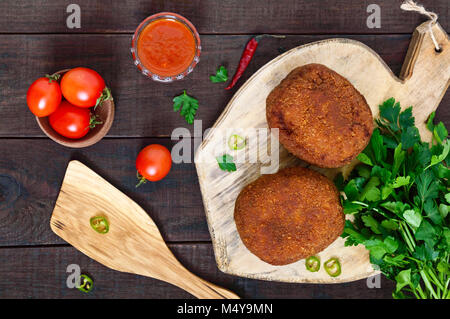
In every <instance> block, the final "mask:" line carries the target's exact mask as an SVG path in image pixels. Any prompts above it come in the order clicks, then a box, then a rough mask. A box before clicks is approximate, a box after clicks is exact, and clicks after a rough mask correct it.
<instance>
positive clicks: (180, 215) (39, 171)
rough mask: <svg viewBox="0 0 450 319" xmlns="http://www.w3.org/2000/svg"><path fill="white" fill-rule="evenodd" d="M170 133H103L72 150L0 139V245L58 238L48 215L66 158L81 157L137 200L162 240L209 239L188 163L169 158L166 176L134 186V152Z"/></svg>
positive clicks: (167, 142)
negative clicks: (130, 136) (109, 135)
mask: <svg viewBox="0 0 450 319" xmlns="http://www.w3.org/2000/svg"><path fill="white" fill-rule="evenodd" d="M152 143H158V144H163V145H166V146H167V147H169V149H170V148H171V145H172V144H173V143H172V142H171V141H170V140H169V139H106V140H103V141H101V142H99V143H98V144H96V145H94V146H91V147H88V148H85V149H82V150H75V151H74V150H71V149H68V148H65V147H63V146H60V145H58V144H56V143H54V142H53V141H50V140H48V139H2V140H0V154H1V156H0V247H1V246H14V245H37V244H60V243H64V241H63V240H62V239H60V238H59V237H57V236H55V235H54V234H53V233H52V231H51V230H50V224H49V223H50V215H51V213H52V211H53V207H54V204H55V201H56V197H57V195H58V193H59V188H60V186H61V183H62V180H63V177H64V173H65V171H66V167H67V164H68V162H69V160H71V159H77V160H80V161H81V162H82V163H84V164H86V165H88V166H89V167H90V168H92V169H93V170H95V171H96V172H97V173H98V174H100V175H101V176H103V177H104V178H105V179H106V180H108V181H109V182H110V183H112V184H113V185H114V186H116V187H117V188H118V189H119V190H121V191H123V192H125V193H126V194H127V195H128V196H129V197H131V198H132V199H133V200H134V201H136V202H137V203H138V204H139V205H140V206H141V207H142V208H143V209H144V210H145V211H146V212H147V213H148V214H149V215H150V216H151V217H152V218H153V220H154V221H155V223H156V224H157V225H158V227H159V229H160V231H161V233H162V235H163V238H164V239H165V240H167V241H209V240H210V236H209V232H208V228H207V225H206V221H205V214H204V211H203V205H202V200H201V194H200V189H199V186H198V180H197V174H196V172H195V168H194V165H193V164H178V165H177V164H174V165H173V166H172V169H171V171H170V173H169V174H168V176H167V177H166V178H164V179H163V180H162V181H159V182H156V183H151V182H149V183H147V184H145V185H142V186H141V187H139V188H138V189H136V187H135V185H136V169H135V158H136V156H137V154H138V152H139V150H140V149H141V148H143V147H144V146H146V145H148V144H152Z"/></svg>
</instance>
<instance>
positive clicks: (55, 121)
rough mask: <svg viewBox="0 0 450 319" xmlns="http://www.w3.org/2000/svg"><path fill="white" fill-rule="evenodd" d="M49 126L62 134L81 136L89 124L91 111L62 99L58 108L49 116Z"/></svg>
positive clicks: (75, 137) (68, 136)
mask: <svg viewBox="0 0 450 319" xmlns="http://www.w3.org/2000/svg"><path fill="white" fill-rule="evenodd" d="M49 123H50V126H51V127H52V128H53V129H54V130H55V131H56V132H58V133H59V134H61V135H62V136H65V137H67V138H72V139H78V138H82V137H83V136H85V135H86V134H87V133H88V132H89V128H90V126H91V111H90V110H89V109H86V108H81V107H76V106H74V105H72V104H70V103H69V102H67V101H62V102H61V105H60V106H59V107H58V109H57V110H56V111H55V112H54V113H52V114H51V115H50V116H49Z"/></svg>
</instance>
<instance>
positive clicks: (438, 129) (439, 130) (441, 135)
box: [433, 122, 448, 144]
mask: <svg viewBox="0 0 450 319" xmlns="http://www.w3.org/2000/svg"><path fill="white" fill-rule="evenodd" d="M433 136H434V138H435V139H436V141H437V142H438V143H439V144H441V143H442V141H443V140H445V139H446V138H447V136H448V131H447V129H446V128H445V125H444V123H442V122H439V124H438V125H436V126H435V127H434V130H433Z"/></svg>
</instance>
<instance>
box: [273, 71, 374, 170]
mask: <svg viewBox="0 0 450 319" xmlns="http://www.w3.org/2000/svg"><path fill="white" fill-rule="evenodd" d="M266 116H267V122H268V124H269V127H270V128H278V129H279V130H280V131H279V139H280V142H281V144H282V145H283V146H284V147H285V148H286V149H287V150H288V151H289V152H290V153H292V154H294V155H295V156H297V157H299V158H301V159H303V160H304V161H307V162H309V163H311V164H314V165H316V166H320V167H330V168H331V167H341V166H344V165H346V164H348V163H350V162H351V161H352V160H353V159H354V158H355V157H356V156H357V155H358V154H359V153H360V152H361V151H362V150H364V148H365V147H366V146H367V144H368V143H369V140H370V137H371V135H372V131H373V119H372V112H371V110H370V108H369V106H368V105H367V102H366V100H365V98H364V96H362V95H361V94H360V93H359V92H358V91H357V90H356V89H355V87H353V85H352V84H351V83H350V82H349V81H348V80H347V79H345V78H344V77H342V76H341V75H339V74H338V73H336V72H334V71H333V70H330V69H329V68H327V67H326V66H324V65H321V64H307V65H303V66H301V67H298V68H295V69H294V70H293V71H291V73H289V74H288V76H287V77H286V78H285V79H284V80H283V81H281V83H280V84H279V85H278V86H277V87H275V88H274V89H273V90H272V92H271V93H270V94H269V96H268V97H267V100H266Z"/></svg>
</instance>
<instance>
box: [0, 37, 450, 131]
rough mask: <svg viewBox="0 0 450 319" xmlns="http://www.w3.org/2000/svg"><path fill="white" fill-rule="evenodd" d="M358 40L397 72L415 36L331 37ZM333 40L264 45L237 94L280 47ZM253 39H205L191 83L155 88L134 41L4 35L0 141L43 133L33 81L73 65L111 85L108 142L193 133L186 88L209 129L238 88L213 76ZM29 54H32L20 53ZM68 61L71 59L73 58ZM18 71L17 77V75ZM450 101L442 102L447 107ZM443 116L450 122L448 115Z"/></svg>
mask: <svg viewBox="0 0 450 319" xmlns="http://www.w3.org/2000/svg"><path fill="white" fill-rule="evenodd" d="M335 36H339V37H347V38H351V39H354V40H358V41H361V42H363V43H364V44H366V45H368V46H369V47H371V48H372V49H374V50H375V51H376V52H377V53H378V54H379V55H380V56H381V57H382V58H383V59H384V61H385V62H386V63H387V64H388V65H389V67H391V69H392V70H393V71H394V73H395V74H398V73H399V72H400V69H401V66H402V63H403V59H404V58H405V55H406V50H407V48H408V45H409V41H410V38H411V36H410V35H378V36H374V35H345V36H341V35H333V37H335ZM328 37H329V36H288V37H287V38H286V39H270V38H267V39H264V41H262V42H261V44H260V46H259V47H258V50H257V51H256V54H255V56H254V59H253V60H252V62H251V64H250V66H249V68H248V70H246V72H245V73H244V76H243V78H242V79H241V80H240V81H239V83H238V85H237V87H236V89H237V88H238V87H240V86H241V85H242V84H243V83H244V81H245V80H246V79H248V78H249V77H250V76H251V75H252V74H253V73H254V72H256V70H258V69H259V68H260V67H261V66H263V65H264V64H266V63H267V62H269V61H270V60H272V59H273V58H275V57H276V56H278V55H279V54H280V50H282V49H291V48H294V47H296V46H299V45H302V44H306V43H310V42H313V41H318V40H322V39H325V38H328ZM248 39H249V36H231V35H230V36H217V35H213V36H203V37H202V40H203V48H204V50H203V53H202V56H201V61H200V64H199V65H198V66H197V68H196V70H195V72H193V73H192V74H191V75H189V77H188V78H187V79H186V80H183V81H178V82H175V83H171V84H164V83H156V82H154V81H151V80H149V79H147V78H145V77H144V76H143V75H141V74H139V72H138V71H137V69H136V68H135V67H134V65H133V63H132V59H131V54H130V52H129V44H130V36H129V35H33V36H29V35H14V36H11V35H0V57H1V59H0V87H1V89H2V98H1V99H0V137H11V136H13V137H34V136H40V137H44V136H45V135H44V134H43V133H42V131H41V130H40V129H39V127H38V125H37V123H36V120H35V118H34V116H33V115H32V114H31V113H30V112H29V111H28V108H27V107H26V104H25V100H26V92H27V89H28V86H29V85H30V84H31V83H32V81H33V80H34V79H36V78H38V77H39V76H42V75H43V74H46V73H52V72H56V71H58V70H61V69H66V68H70V67H75V66H80V65H82V66H87V67H91V68H93V69H95V70H97V71H98V72H99V73H100V74H101V75H102V76H103V77H104V78H105V80H106V82H107V85H109V86H110V87H111V90H112V93H113V95H114V99H115V105H116V115H115V119H114V123H113V125H112V128H111V130H110V132H109V136H116V137H119V136H120V137H122V136H124V137H151V136H170V135H171V133H172V130H173V129H174V128H176V127H188V128H190V129H191V130H192V125H187V124H186V122H185V121H184V119H183V118H182V117H181V116H180V115H179V114H177V113H175V112H173V109H172V104H173V103H172V98H173V97H174V96H175V95H178V94H180V93H182V92H183V89H187V91H188V93H189V94H191V95H194V96H195V97H196V98H197V99H198V100H199V104H200V107H199V110H198V114H197V117H196V118H197V119H201V120H202V126H203V130H204V129H206V128H208V127H211V126H212V125H213V124H214V122H215V121H216V119H217V117H218V116H219V115H220V113H221V112H222V110H223V109H224V108H225V105H226V104H227V103H228V101H229V100H230V99H231V97H232V95H233V93H234V92H235V91H236V89H234V90H232V91H226V90H224V87H225V85H224V84H212V83H211V82H210V81H209V75H210V74H213V73H214V72H215V69H216V68H217V67H218V66H219V65H225V66H226V67H227V68H228V69H229V72H230V74H234V71H235V68H236V66H237V65H238V61H239V58H240V56H241V54H242V50H243V47H244V46H245V44H246V42H247V41H248ZM23 52H32V54H23ZM68 57H70V58H68ZM18 70H20V71H18ZM449 102H450V95H449V94H447V95H446V96H445V97H444V100H443V101H442V104H443V105H448V104H449ZM443 109H444V108H441V109H440V110H439V113H438V116H440V117H441V118H442V119H446V118H448V119H450V111H446V110H443Z"/></svg>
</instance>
